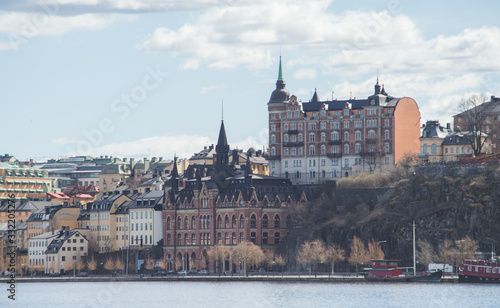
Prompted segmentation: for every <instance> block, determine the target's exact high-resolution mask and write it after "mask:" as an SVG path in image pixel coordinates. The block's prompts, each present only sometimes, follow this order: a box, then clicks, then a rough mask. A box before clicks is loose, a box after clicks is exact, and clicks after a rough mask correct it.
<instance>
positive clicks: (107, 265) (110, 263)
mask: <svg viewBox="0 0 500 308" xmlns="http://www.w3.org/2000/svg"><path fill="white" fill-rule="evenodd" d="M115 268H116V266H115V261H113V259H111V258H108V259H107V260H106V263H104V269H106V270H107V271H110V272H111V271H113V270H114V269H115Z"/></svg>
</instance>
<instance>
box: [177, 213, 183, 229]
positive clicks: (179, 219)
mask: <svg viewBox="0 0 500 308" xmlns="http://www.w3.org/2000/svg"><path fill="white" fill-rule="evenodd" d="M181 222H182V220H181V217H180V216H178V217H177V226H175V228H176V229H178V230H179V229H180V228H181Z"/></svg>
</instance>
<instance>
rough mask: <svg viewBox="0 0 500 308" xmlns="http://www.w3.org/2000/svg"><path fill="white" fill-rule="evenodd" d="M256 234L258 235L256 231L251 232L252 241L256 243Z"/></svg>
mask: <svg viewBox="0 0 500 308" xmlns="http://www.w3.org/2000/svg"><path fill="white" fill-rule="evenodd" d="M256 235H257V233H255V232H251V233H250V241H251V242H252V243H254V244H256Z"/></svg>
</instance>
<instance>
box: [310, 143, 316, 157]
mask: <svg viewBox="0 0 500 308" xmlns="http://www.w3.org/2000/svg"><path fill="white" fill-rule="evenodd" d="M315 150H316V147H315V146H314V145H310V146H309V155H315V154H314V153H315V152H316V151H315Z"/></svg>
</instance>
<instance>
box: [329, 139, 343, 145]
mask: <svg viewBox="0 0 500 308" xmlns="http://www.w3.org/2000/svg"><path fill="white" fill-rule="evenodd" d="M328 144H329V145H332V144H342V140H329V141H328Z"/></svg>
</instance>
